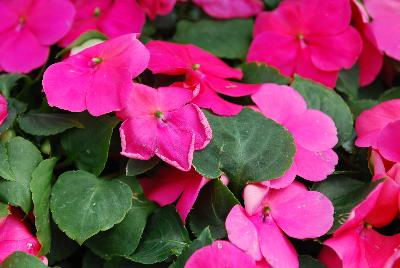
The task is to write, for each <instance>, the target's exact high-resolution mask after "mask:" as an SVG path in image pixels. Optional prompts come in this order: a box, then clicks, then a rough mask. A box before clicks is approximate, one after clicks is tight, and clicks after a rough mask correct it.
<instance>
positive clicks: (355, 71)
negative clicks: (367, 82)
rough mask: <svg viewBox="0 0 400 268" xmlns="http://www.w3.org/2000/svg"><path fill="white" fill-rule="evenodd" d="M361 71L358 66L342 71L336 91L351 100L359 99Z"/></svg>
mask: <svg viewBox="0 0 400 268" xmlns="http://www.w3.org/2000/svg"><path fill="white" fill-rule="evenodd" d="M359 77H360V71H359V68H358V66H357V65H355V66H354V67H353V68H351V69H349V70H342V71H341V72H340V74H339V79H338V81H337V83H336V89H337V90H338V91H340V92H342V93H344V94H346V95H347V97H349V98H354V99H355V98H357V97H358V89H359V87H360V78H359Z"/></svg>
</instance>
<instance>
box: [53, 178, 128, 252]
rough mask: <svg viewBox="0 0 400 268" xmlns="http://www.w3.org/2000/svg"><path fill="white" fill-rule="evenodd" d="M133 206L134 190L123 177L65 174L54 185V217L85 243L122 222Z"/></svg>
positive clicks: (72, 234) (67, 230) (60, 224)
mask: <svg viewBox="0 0 400 268" xmlns="http://www.w3.org/2000/svg"><path fill="white" fill-rule="evenodd" d="M131 206H132V191H131V189H130V188H129V186H128V185H126V184H125V183H123V182H121V181H119V180H106V179H99V178H97V177H96V176H95V175H93V174H90V173H88V172H86V171H82V170H79V171H69V172H65V173H63V174H62V175H61V176H60V177H59V178H58V180H57V182H56V184H55V185H54V187H53V191H52V193H51V199H50V208H51V212H52V214H53V219H54V221H55V223H56V224H57V225H58V227H59V228H60V229H61V230H62V231H64V232H65V233H66V234H67V236H69V237H70V238H72V239H74V240H75V241H77V242H78V243H79V244H82V243H83V242H84V241H86V240H87V239H88V238H90V237H92V236H93V235H95V234H97V233H98V232H100V231H106V230H108V229H111V228H112V227H113V226H114V225H115V224H117V223H120V222H121V221H122V220H123V219H124V218H125V215H126V213H127V212H128V210H129V209H130V208H131Z"/></svg>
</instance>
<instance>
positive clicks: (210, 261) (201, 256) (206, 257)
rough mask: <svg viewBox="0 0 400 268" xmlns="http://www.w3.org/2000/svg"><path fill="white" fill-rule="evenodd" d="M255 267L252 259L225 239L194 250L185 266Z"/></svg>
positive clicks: (200, 267)
mask: <svg viewBox="0 0 400 268" xmlns="http://www.w3.org/2000/svg"><path fill="white" fill-rule="evenodd" d="M204 267H207V268H223V267H229V268H245V267H246V268H255V267H256V266H255V263H254V260H253V259H252V258H251V257H250V256H249V255H247V254H245V253H244V252H243V251H241V250H240V249H238V248H237V247H235V246H234V245H232V244H231V243H229V242H227V241H221V240H217V241H215V242H214V243H212V244H211V245H209V246H205V247H202V248H201V249H199V250H197V251H195V252H194V253H193V255H192V256H190V258H189V259H188V261H187V262H186V265H185V268H204Z"/></svg>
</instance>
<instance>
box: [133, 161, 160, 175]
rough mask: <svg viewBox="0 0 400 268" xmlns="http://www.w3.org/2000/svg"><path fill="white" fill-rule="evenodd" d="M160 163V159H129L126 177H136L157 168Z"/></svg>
mask: <svg viewBox="0 0 400 268" xmlns="http://www.w3.org/2000/svg"><path fill="white" fill-rule="evenodd" d="M159 162H160V159H159V158H158V157H153V158H152V159H150V160H147V161H144V160H137V159H129V161H128V164H127V165H126V175H127V176H136V175H139V174H142V173H145V172H146V171H149V170H150V169H152V168H153V167H155V166H156V165H157V164H158V163H159Z"/></svg>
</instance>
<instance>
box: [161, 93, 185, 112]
mask: <svg viewBox="0 0 400 268" xmlns="http://www.w3.org/2000/svg"><path fill="white" fill-rule="evenodd" d="M192 98H193V93H192V91H190V90H188V89H185V88H181V87H160V88H158V89H157V102H158V107H159V109H160V111H164V112H167V111H173V110H176V109H178V108H181V107H183V106H184V105H185V104H187V103H189V102H190V101H191V100H192Z"/></svg>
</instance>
